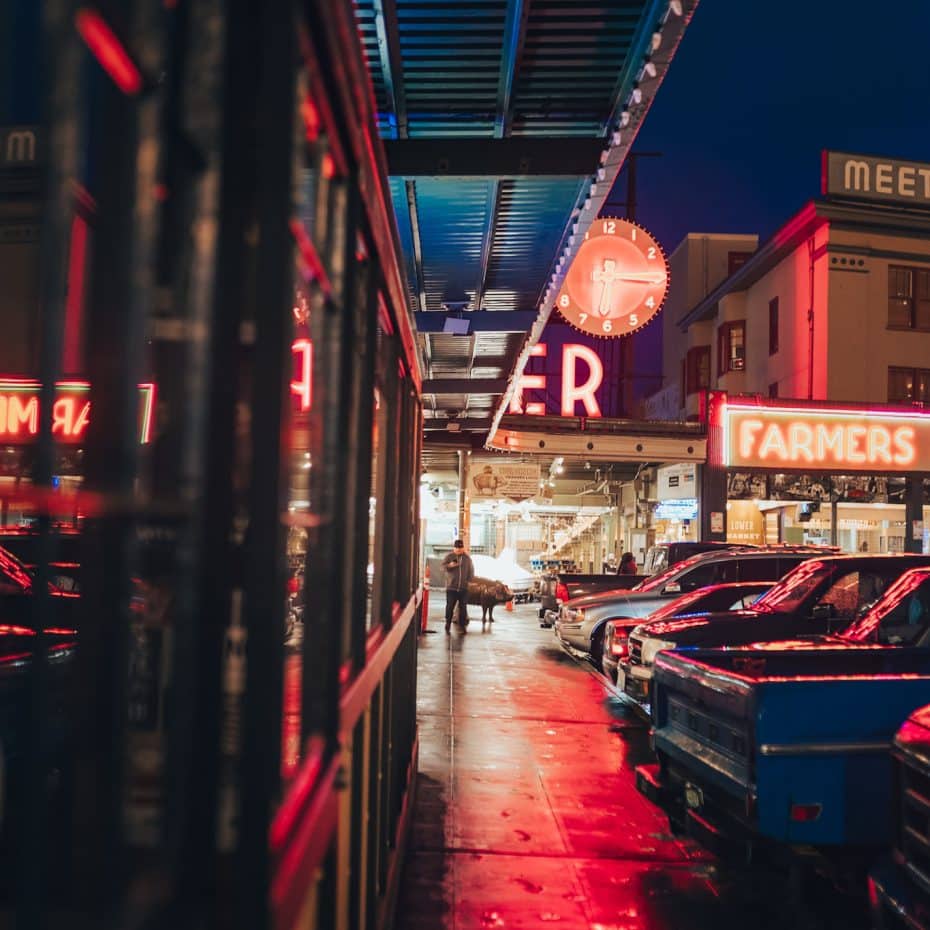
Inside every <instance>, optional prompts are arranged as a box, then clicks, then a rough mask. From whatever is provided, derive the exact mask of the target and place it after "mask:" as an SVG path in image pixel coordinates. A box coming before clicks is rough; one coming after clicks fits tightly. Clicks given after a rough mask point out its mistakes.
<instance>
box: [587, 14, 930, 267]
mask: <svg viewBox="0 0 930 930" xmlns="http://www.w3.org/2000/svg"><path fill="white" fill-rule="evenodd" d="M928 42H930V3H928V2H926V0H902V2H899V3H879V2H876V0H848V2H838V0H774V2H765V3H762V2H756V0H701V3H700V5H699V6H698V8H697V11H696V13H695V15H694V18H693V20H692V22H691V25H690V26H689V27H688V31H687V32H686V33H685V37H684V40H683V41H682V44H681V46H680V47H679V49H678V53H677V54H676V56H675V58H674V60H673V61H672V64H671V67H670V69H669V72H668V76H667V77H666V79H665V82H664V83H663V85H662V87H661V88H660V90H659V93H658V95H657V97H656V100H655V103H654V104H653V106H652V109H651V111H650V112H649V114H648V116H647V117H646V121H645V123H644V125H643V128H642V130H641V131H640V133H639V137H638V139H637V142H636V145H635V146H634V151H636V150H640V151H660V152H662V153H664V154H663V156H662V157H661V158H649V159H641V160H640V163H639V165H640V166H639V178H638V181H639V184H638V190H639V193H638V201H639V204H638V206H639V209H638V215H637V219H638V220H639V222H640V223H642V224H643V225H644V226H646V227H648V228H649V229H650V230H651V231H652V232H653V233H654V234H655V235H656V236H657V237H658V238H659V240H660V241H661V243H662V245H663V246H664V247H665V248H666V250H667V251H671V250H672V249H673V248H674V247H675V246H676V245H677V244H678V243H679V242H680V241H681V239H682V238H683V237H684V235H685V234H686V233H688V232H738V233H759V235H760V236H761V239H762V241H764V240H765V239H767V238H768V237H769V236H770V235H771V234H772V233H773V232H774V231H775V230H776V229H777V228H778V227H779V226H780V225H781V224H782V223H783V222H784V221H785V220H787V219H788V218H789V217H790V216H791V215H792V214H793V213H795V212H796V211H797V210H798V209H799V208H800V207H801V206H803V204H804V203H806V202H807V201H808V200H810V199H811V198H812V197H815V196H817V194H818V193H819V184H820V151H821V149H823V148H834V149H842V150H847V151H853V152H867V153H872V154H877V155H889V156H896V157H904V158H913V159H919V160H923V161H930V55H928ZM624 196H625V179H624V176H623V175H621V178H620V180H619V183H618V186H617V188H616V189H615V192H614V197H613V198H612V199H618V200H622V199H623V198H624ZM604 212H607V210H605V211H604ZM618 212H619V211H618Z"/></svg>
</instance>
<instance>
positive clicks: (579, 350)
mask: <svg viewBox="0 0 930 930" xmlns="http://www.w3.org/2000/svg"><path fill="white" fill-rule="evenodd" d="M579 358H580V359H582V360H583V361H585V362H587V365H588V369H589V371H588V380H587V381H585V383H584V384H581V385H578V386H576V385H575V360H576V359H579ZM603 380H604V366H603V365H602V364H601V360H600V358H598V356H597V353H596V352H595V351H594V350H593V349H589V348H588V347H587V346H580V345H567V346H565V347H564V348H563V349H562V416H563V417H573V416H574V415H575V403H576V402H577V401H579V400H580V401H581V402H582V404H584V409H585V411H586V413H587V414H588V416H589V417H599V416H600V415H601V408H600V407H598V405H597V399H596V398H595V396H594V392H595V391H596V390H597V389H598V388H599V387H600V386H601V382H602V381H603Z"/></svg>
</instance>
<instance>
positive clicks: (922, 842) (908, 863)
mask: <svg viewBox="0 0 930 930" xmlns="http://www.w3.org/2000/svg"><path fill="white" fill-rule="evenodd" d="M891 755H892V770H893V775H892V778H893V779H894V786H895V794H894V810H893V820H892V825H891V832H892V850H891V854H890V855H889V856H887V857H886V858H885V859H884V860H883V861H881V862H879V863H878V864H877V865H876V866H875V867H874V868H873V869H872V871H871V872H870V874H869V906H870V908H871V911H872V926H873V927H874V928H876V930H883V928H886V927H888V928H891V927H902V928H904V927H907V928H911V930H926V928H928V927H930V856H928V850H930V819H928V816H927V815H928V812H930V707H923V708H921V709H920V710H916V711H914V713H913V714H911V716H910V717H908V719H907V720H906V721H905V723H904V725H903V726H902V727H901V729H900V730H898V733H897V736H895V738H894V748H893V749H892V751H891Z"/></svg>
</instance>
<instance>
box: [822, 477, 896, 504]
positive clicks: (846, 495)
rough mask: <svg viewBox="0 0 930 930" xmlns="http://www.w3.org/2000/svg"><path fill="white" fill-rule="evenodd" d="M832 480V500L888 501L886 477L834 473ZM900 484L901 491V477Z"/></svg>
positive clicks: (852, 501) (856, 501) (854, 501)
mask: <svg viewBox="0 0 930 930" xmlns="http://www.w3.org/2000/svg"><path fill="white" fill-rule="evenodd" d="M832 482H833V495H832V500H835V501H838V502H840V503H856V504H884V503H887V501H888V479H887V478H876V477H874V476H873V475H834V476H833V477H832ZM900 484H901V490H902V491H903V488H904V480H903V479H900ZM902 500H903V494H902Z"/></svg>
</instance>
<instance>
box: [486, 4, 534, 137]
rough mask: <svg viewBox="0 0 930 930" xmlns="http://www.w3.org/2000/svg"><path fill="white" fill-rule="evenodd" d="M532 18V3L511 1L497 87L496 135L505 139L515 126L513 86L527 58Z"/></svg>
mask: <svg viewBox="0 0 930 930" xmlns="http://www.w3.org/2000/svg"><path fill="white" fill-rule="evenodd" d="M529 16H530V0H510V2H509V3H508V4H507V22H506V23H505V24H504V48H503V54H502V55H501V70H500V78H499V80H498V85H497V116H496V118H495V120H494V135H495V137H496V138H498V139H503V138H504V137H505V136H507V135H508V134H509V132H510V124H511V123H512V122H513V85H514V82H515V81H516V78H517V70H518V69H519V67H520V60H521V59H522V58H523V42H524V40H525V39H526V22H527V20H528V19H529Z"/></svg>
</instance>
